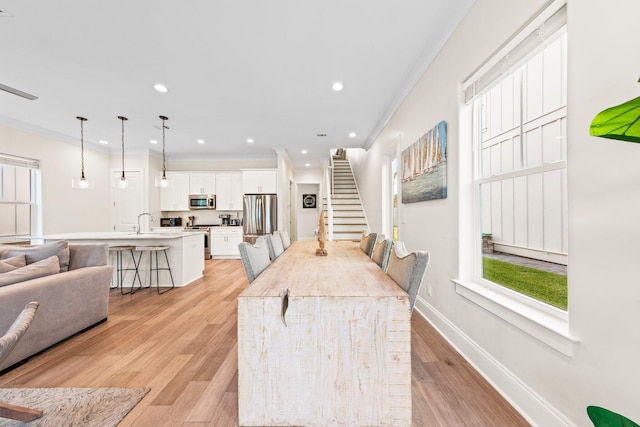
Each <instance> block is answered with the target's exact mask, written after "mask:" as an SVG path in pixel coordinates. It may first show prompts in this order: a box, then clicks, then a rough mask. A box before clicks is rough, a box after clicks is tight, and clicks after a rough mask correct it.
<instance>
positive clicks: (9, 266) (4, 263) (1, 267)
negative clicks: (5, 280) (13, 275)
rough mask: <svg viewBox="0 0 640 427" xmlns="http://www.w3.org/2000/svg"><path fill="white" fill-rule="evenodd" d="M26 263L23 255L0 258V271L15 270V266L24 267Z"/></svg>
mask: <svg viewBox="0 0 640 427" xmlns="http://www.w3.org/2000/svg"><path fill="white" fill-rule="evenodd" d="M25 265H27V261H26V260H25V258H24V255H16V256H14V257H11V258H5V259H0V273H6V272H8V271H12V270H15V269H16V268H20V267H24V266H25Z"/></svg>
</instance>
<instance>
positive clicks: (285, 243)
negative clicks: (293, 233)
mask: <svg viewBox="0 0 640 427" xmlns="http://www.w3.org/2000/svg"><path fill="white" fill-rule="evenodd" d="M280 238H281V239H282V247H283V248H284V249H285V250H287V248H288V247H289V246H291V237H290V236H289V232H288V231H287V230H280Z"/></svg>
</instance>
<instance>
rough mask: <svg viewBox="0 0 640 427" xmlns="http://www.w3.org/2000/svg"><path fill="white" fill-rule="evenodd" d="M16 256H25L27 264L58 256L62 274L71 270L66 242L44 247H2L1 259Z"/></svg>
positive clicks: (48, 244)
mask: <svg viewBox="0 0 640 427" xmlns="http://www.w3.org/2000/svg"><path fill="white" fill-rule="evenodd" d="M16 255H24V256H25V259H26V261H27V264H32V263H34V262H37V261H41V260H43V259H46V258H49V257H50V256H53V255H56V256H57V257H58V259H59V263H60V272H63V271H68V270H69V242H67V241H65V240H60V241H58V242H52V243H46V244H44V245H17V246H16V245H0V259H2V258H7V257H11V256H16Z"/></svg>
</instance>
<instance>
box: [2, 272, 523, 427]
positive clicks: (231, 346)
mask: <svg viewBox="0 0 640 427" xmlns="http://www.w3.org/2000/svg"><path fill="white" fill-rule="evenodd" d="M248 286H249V284H248V282H247V280H246V277H245V274H244V269H243V267H242V264H241V262H240V261H239V260H212V261H207V262H206V269H205V275H204V277H203V278H202V279H199V280H197V281H196V282H194V283H192V284H190V285H189V286H187V287H184V288H176V289H174V290H172V291H171V292H167V293H166V294H163V295H157V293H156V292H155V289H145V290H141V291H138V292H136V293H135V294H133V295H120V292H119V291H112V292H111V295H110V297H109V319H108V321H106V322H104V323H102V324H100V325H97V326H96V327H94V328H92V329H90V330H88V331H86V332H84V333H82V334H80V335H77V336H75V337H72V338H70V339H68V340H66V341H64V342H63V343H60V344H58V345H56V346H54V347H52V348H50V349H48V350H47V351H45V352H43V353H41V354H40V355H37V356H34V357H32V358H31V359H30V360H29V361H28V362H26V363H24V364H23V365H21V366H19V367H17V368H15V369H13V370H11V371H9V372H7V373H6V374H4V375H3V376H1V377H0V387H150V388H151V391H150V392H149V394H147V396H145V398H144V399H142V401H141V402H140V403H139V404H138V405H137V406H136V407H134V409H133V410H132V411H131V412H130V413H129V414H128V415H127V417H126V418H125V419H124V420H123V421H122V423H121V424H120V427H132V426H135V427H141V426H142V427H146V426H154V427H157V426H185V427H186V426H189V427H204V426H216V427H226V426H231V427H234V426H237V425H238V394H237V391H238V364H237V302H236V298H237V296H238V295H239V294H240V293H241V292H242V291H243V290H244V289H246V288H247V287H248ZM411 333H412V355H411V359H412V413H413V425H414V426H428V427H445V426H446V427H450V426H492V427H496V426H498V427H499V426H505V427H506V426H508V427H518V426H527V425H528V423H527V422H526V421H525V420H524V419H523V418H522V417H521V416H520V415H519V414H518V413H517V412H516V411H515V410H514V409H513V408H512V407H511V406H510V405H509V404H508V402H506V401H505V400H504V399H503V398H502V397H501V396H500V394H499V393H497V392H496V391H495V390H494V389H493V388H492V387H491V386H490V385H489V383H487V381H485V380H484V379H483V378H482V376H481V375H479V374H478V373H477V372H476V371H475V370H474V369H473V367H472V366H471V365H470V364H469V363H467V362H466V361H465V360H464V358H462V357H461V356H460V355H459V354H458V353H457V352H456V351H455V350H454V349H453V348H452V347H451V346H450V345H449V344H448V343H447V342H446V341H445V340H444V339H443V338H442V337H441V336H440V335H439V334H438V332H437V331H436V330H435V329H434V328H433V327H432V326H431V325H430V324H429V323H428V322H426V321H425V319H423V318H422V317H421V316H420V315H419V314H417V313H416V312H414V314H413V318H412V332H411Z"/></svg>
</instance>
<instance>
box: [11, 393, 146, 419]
mask: <svg viewBox="0 0 640 427" xmlns="http://www.w3.org/2000/svg"><path fill="white" fill-rule="evenodd" d="M149 390H150V389H148V388H0V400H1V401H3V402H7V403H11V404H13V405H21V406H27V407H29V408H34V409H40V410H41V411H42V412H43V415H42V417H41V418H38V419H37V420H34V421H31V422H29V423H24V422H20V421H13V420H8V419H6V418H0V426H2V427H5V426H6V427H14V426H28V427H34V426H47V427H50V426H65V427H72V426H74V427H75V426H78V427H114V426H116V425H118V423H119V422H120V421H122V419H123V418H124V417H125V415H127V414H128V413H129V411H131V409H133V407H134V406H136V405H137V404H138V402H140V400H142V398H143V397H144V396H145V395H146V394H147V393H148V392H149Z"/></svg>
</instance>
